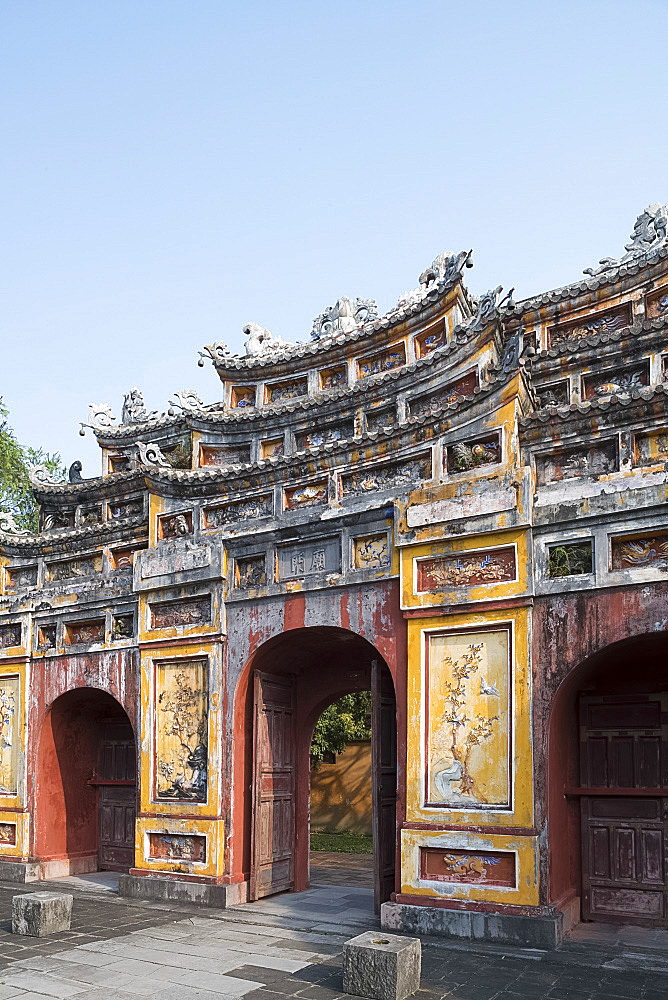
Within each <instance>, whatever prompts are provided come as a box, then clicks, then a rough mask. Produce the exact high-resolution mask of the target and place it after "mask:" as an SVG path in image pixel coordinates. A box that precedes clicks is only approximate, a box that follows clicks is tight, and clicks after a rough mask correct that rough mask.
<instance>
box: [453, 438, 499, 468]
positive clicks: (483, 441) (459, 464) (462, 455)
mask: <svg viewBox="0 0 668 1000" xmlns="http://www.w3.org/2000/svg"><path fill="white" fill-rule="evenodd" d="M500 461H501V438H500V436H499V435H498V434H488V435H487V436H485V437H481V438H474V439H472V440H469V441H458V442H457V444H449V445H448V446H447V453H446V461H445V465H446V468H447V470H448V472H450V473H454V472H468V471H469V470H470V469H478V468H479V467H480V466H481V465H496V464H497V463H499V462H500Z"/></svg>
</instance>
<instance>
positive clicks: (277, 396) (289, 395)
mask: <svg viewBox="0 0 668 1000" xmlns="http://www.w3.org/2000/svg"><path fill="white" fill-rule="evenodd" d="M266 394H267V396H266V398H267V402H268V403H282V402H284V401H285V400H290V399H299V398H300V397H301V396H306V395H307V394H308V380H307V379H306V378H305V377H304V378H295V379H290V381H288V382H276V383H275V384H274V385H268V386H266Z"/></svg>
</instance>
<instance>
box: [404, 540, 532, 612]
mask: <svg viewBox="0 0 668 1000" xmlns="http://www.w3.org/2000/svg"><path fill="white" fill-rule="evenodd" d="M530 541H531V538H530V534H529V531H528V530H526V529H514V530H509V531H496V532H494V533H488V534H486V535H467V536H465V537H463V538H452V539H447V540H442V541H439V542H429V543H427V542H425V543H423V544H421V545H412V546H409V547H407V548H405V549H402V550H401V592H402V607H404V608H414V607H443V606H450V605H452V604H458V603H459V604H464V603H465V604H469V603H472V602H474V601H491V600H499V599H501V598H504V597H519V596H521V595H523V594H525V593H527V590H528V587H529V579H530V577H529V571H530V560H531V545H530ZM510 549H512V553H513V554H512V560H513V561H514V574H513V578H511V579H504V577H508V576H510V575H511V574H510V573H509V572H508V564H509V561H510V560H509V559H508V556H507V554H506V553H507V550H510ZM439 556H444V557H446V558H448V557H452V556H459V559H458V560H457V561H456V563H455V561H453V560H451V559H449V561H448V562H447V564H445V566H444V571H443V572H442V574H441V576H440V582H441V583H442V584H443V587H442V589H435V588H430V589H428V590H427V589H426V585H425V584H424V583H423V582H422V581H421V572H420V568H421V566H422V567H424V566H425V565H431V564H432V563H433V562H434V561H437V560H438V557H439ZM459 567H461V569H459V572H457V570H458V568H459ZM476 571H477V572H478V575H479V576H482V577H486V578H487V579H486V580H485V582H482V583H476V584H474V585H472V586H467V585H463V584H459V583H458V582H457V581H458V578H459V579H462V580H463V579H466V578H467V577H468V578H471V577H473V576H474V574H475V573H476ZM433 575H434V576H435V577H436V581H437V582H438V581H439V576H438V574H436V573H434V574H433ZM421 586H422V587H425V589H423V590H421V589H420V588H421Z"/></svg>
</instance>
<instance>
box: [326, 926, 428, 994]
mask: <svg viewBox="0 0 668 1000" xmlns="http://www.w3.org/2000/svg"><path fill="white" fill-rule="evenodd" d="M421 964H422V945H421V944H420V941H419V939H418V938H411V937H401V936H400V935H399V934H384V933H383V931H365V932H364V934H358V935H357V937H354V938H351V940H350V941H346V943H345V944H344V946H343V989H344V992H345V993H351V994H352V995H353V996H358V997H371V998H373V1000H404V997H407V996H410V995H411V993H415V991H416V990H418V989H419V988H420V968H421Z"/></svg>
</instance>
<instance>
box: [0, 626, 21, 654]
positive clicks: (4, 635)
mask: <svg viewBox="0 0 668 1000" xmlns="http://www.w3.org/2000/svg"><path fill="white" fill-rule="evenodd" d="M20 645H21V622H12V624H11V625H0V649H11V647H12V646H20Z"/></svg>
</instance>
